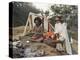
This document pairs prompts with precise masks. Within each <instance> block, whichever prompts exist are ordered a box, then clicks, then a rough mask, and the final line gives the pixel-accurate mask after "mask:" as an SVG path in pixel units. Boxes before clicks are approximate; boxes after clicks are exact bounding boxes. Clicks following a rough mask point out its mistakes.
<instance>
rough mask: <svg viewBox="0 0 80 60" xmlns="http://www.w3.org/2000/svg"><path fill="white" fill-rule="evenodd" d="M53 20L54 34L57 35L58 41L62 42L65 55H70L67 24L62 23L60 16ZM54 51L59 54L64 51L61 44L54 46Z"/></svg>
mask: <svg viewBox="0 0 80 60" xmlns="http://www.w3.org/2000/svg"><path fill="white" fill-rule="evenodd" d="M55 20H56V24H55V33H56V34H58V35H59V38H58V40H60V41H64V45H65V49H66V52H67V54H72V50H71V45H70V42H69V37H68V32H67V24H66V23H64V22H63V21H62V17H61V16H57V17H56V18H55ZM56 49H57V50H58V51H60V52H62V51H64V48H63V46H62V44H61V43H57V44H56Z"/></svg>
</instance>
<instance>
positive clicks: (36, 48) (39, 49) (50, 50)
mask: <svg viewBox="0 0 80 60" xmlns="http://www.w3.org/2000/svg"><path fill="white" fill-rule="evenodd" d="M23 31H24V26H21V27H16V28H13V36H14V38H13V39H16V38H18V37H16V36H17V35H19V34H22V33H23ZM25 39H27V37H25ZM27 40H28V39H27ZM27 40H26V41H27ZM13 44H14V46H13V53H14V57H35V56H57V55H67V54H66V53H65V52H62V53H60V52H58V51H57V50H56V49H55V48H54V47H53V46H50V45H47V44H45V43H40V42H30V45H29V47H27V46H26V48H24V49H22V48H16V47H15V45H16V44H17V41H15V42H14V43H13ZM25 44H27V43H25ZM17 50H22V51H23V53H22V54H21V53H20V51H18V52H19V53H20V55H21V56H19V54H16V53H18V52H15V51H17ZM32 50H33V51H32ZM72 52H73V54H77V53H78V41H77V40H75V39H73V43H72ZM36 54H38V55H36Z"/></svg>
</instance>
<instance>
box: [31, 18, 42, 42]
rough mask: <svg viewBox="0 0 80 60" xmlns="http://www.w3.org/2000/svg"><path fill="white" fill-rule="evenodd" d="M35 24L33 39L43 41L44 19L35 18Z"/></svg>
mask: <svg viewBox="0 0 80 60" xmlns="http://www.w3.org/2000/svg"><path fill="white" fill-rule="evenodd" d="M34 23H35V26H34V28H33V32H34V35H33V36H32V39H33V41H41V40H43V26H42V19H41V18H40V17H36V18H35V19H34Z"/></svg>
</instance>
